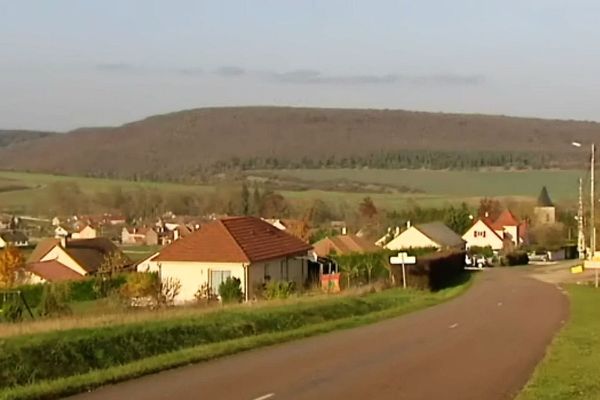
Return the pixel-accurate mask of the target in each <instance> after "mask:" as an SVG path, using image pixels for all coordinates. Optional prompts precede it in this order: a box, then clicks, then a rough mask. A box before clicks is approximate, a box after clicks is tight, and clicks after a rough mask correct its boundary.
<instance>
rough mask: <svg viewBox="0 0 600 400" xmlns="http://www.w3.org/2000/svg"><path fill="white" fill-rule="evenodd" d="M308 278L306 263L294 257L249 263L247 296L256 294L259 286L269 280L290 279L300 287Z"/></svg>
mask: <svg viewBox="0 0 600 400" xmlns="http://www.w3.org/2000/svg"><path fill="white" fill-rule="evenodd" d="M307 278H308V263H307V261H306V260H302V259H298V258H295V257H289V258H281V259H277V260H270V261H265V262H260V263H253V264H251V265H250V268H249V272H248V281H249V286H248V298H249V299H253V298H255V297H257V296H258V292H259V290H260V286H262V285H263V284H264V283H266V282H267V280H270V281H291V282H294V283H295V284H296V286H297V287H299V288H301V287H302V285H304V282H305V281H306V279H307Z"/></svg>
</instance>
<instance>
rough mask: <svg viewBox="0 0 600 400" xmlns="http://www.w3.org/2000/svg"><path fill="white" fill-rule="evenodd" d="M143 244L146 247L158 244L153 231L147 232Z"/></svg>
mask: <svg viewBox="0 0 600 400" xmlns="http://www.w3.org/2000/svg"><path fill="white" fill-rule="evenodd" d="M144 243H145V244H146V246H155V245H157V244H158V234H157V233H156V232H154V231H153V230H150V231H148V233H146V236H145V237H144Z"/></svg>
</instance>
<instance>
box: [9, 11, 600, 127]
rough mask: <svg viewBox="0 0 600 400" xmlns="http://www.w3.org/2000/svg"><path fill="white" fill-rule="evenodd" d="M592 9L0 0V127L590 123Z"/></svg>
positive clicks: (598, 57)
mask: <svg viewBox="0 0 600 400" xmlns="http://www.w3.org/2000/svg"><path fill="white" fill-rule="evenodd" d="M599 15H600V2H599V1H597V0H569V1H566V0H485V1H481V0H472V1H471V0H452V1H449V0H435V1H434V0H368V1H367V0H363V1H350V0H346V1H341V0H314V1H311V0H303V1H300V0H247V1H242V0H238V1H232V0H215V1H202V0H169V1H167V0H164V1H152V0H139V1H134V0H96V1H93V0H89V1H81V0H52V1H48V0H38V1H32V0H18V1H17V0H0V128H12V129H41V130H58V131H67V130H70V129H74V128H77V127H82V126H106V125H120V124H123V123H126V122H130V121H134V120H137V119H141V118H144V117H146V116H149V115H153V114H160V113H167V112H172V111H178V110H182V109H190V108H199V107H212V106H240V105H276V106H288V105H289V106H311V107H312V106H314V107H343V108H387V109H408V110H420V111H434V112H438V111H441V112H449V113H454V112H461V113H485V114H505V115H515V116H534V117H543V118H559V119H579V120H595V121H600V107H599V105H600V79H599V78H598V72H599V71H600V46H599V45H598V43H599V40H600V24H599V23H598V16H599Z"/></svg>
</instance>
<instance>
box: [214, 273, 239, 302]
mask: <svg viewBox="0 0 600 400" xmlns="http://www.w3.org/2000/svg"><path fill="white" fill-rule="evenodd" d="M219 296H221V301H222V302H223V304H229V303H240V302H241V301H242V300H243V297H244V293H243V292H242V281H241V280H240V279H239V278H232V277H229V278H227V279H226V280H225V281H224V282H223V283H221V284H220V285H219Z"/></svg>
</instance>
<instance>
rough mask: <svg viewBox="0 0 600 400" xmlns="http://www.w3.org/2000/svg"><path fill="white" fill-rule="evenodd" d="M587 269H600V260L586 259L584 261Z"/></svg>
mask: <svg viewBox="0 0 600 400" xmlns="http://www.w3.org/2000/svg"><path fill="white" fill-rule="evenodd" d="M584 268H585V269H600V261H589V260H586V261H585V263H584Z"/></svg>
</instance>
